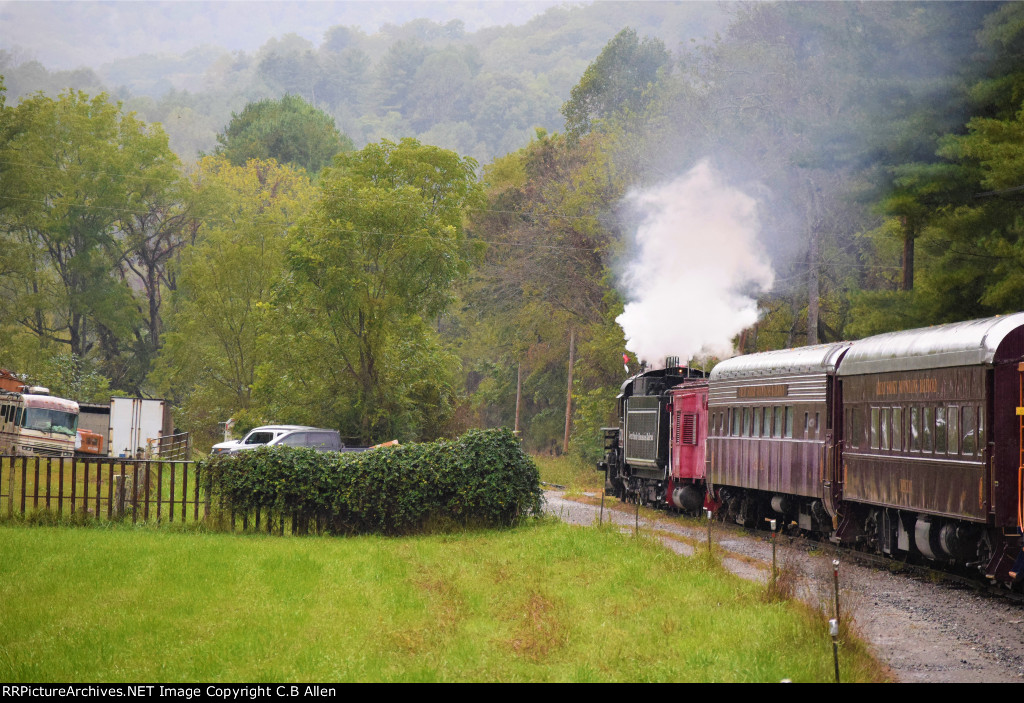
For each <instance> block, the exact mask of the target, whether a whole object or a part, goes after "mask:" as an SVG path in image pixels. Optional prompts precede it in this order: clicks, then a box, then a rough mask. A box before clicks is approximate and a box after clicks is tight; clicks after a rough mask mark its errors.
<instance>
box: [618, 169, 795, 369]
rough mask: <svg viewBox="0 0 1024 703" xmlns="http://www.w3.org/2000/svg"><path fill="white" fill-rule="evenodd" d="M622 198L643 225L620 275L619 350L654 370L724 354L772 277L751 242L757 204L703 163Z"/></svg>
mask: <svg viewBox="0 0 1024 703" xmlns="http://www.w3.org/2000/svg"><path fill="white" fill-rule="evenodd" d="M627 199H628V201H629V204H630V205H631V206H632V207H633V208H634V209H635V210H637V211H639V212H640V213H641V214H642V216H643V220H642V221H641V223H640V225H639V226H638V227H637V230H636V235H635V251H634V252H632V255H631V258H630V263H629V265H628V267H627V269H626V271H625V272H624V274H623V275H622V277H621V282H622V285H623V288H624V291H625V293H626V300H627V303H626V306H625V311H624V312H623V313H622V314H621V315H620V316H619V317H618V318H617V320H616V321H617V322H618V323H619V325H621V326H622V329H623V331H624V332H625V335H626V340H627V341H626V348H627V349H629V350H630V351H632V352H634V353H635V354H636V355H637V357H638V358H639V359H641V360H643V361H647V362H648V363H650V364H652V365H654V366H660V365H662V364H663V362H664V360H665V357H666V356H678V357H680V361H682V362H683V363H686V360H688V359H691V358H693V357H694V356H698V355H706V354H714V355H717V356H729V355H730V354H731V353H732V338H733V337H734V336H736V335H737V334H738V333H739V332H740V331H741V330H743V329H744V328H745V327H749V326H750V325H752V324H753V323H754V322H756V321H757V302H756V300H755V298H754V297H752V296H753V295H756V294H757V293H758V292H759V291H763V290H767V289H768V288H770V287H771V285H772V282H773V280H774V277H775V274H774V272H773V271H772V267H771V264H770V263H769V261H768V256H767V255H766V254H765V252H764V250H763V249H762V247H761V246H760V244H759V243H758V238H757V235H758V229H759V226H758V218H757V201H756V200H754V199H753V198H752V197H750V196H748V195H746V194H744V193H742V192H740V191H738V190H736V189H735V188H732V187H730V186H729V185H728V184H726V183H725V181H724V179H723V178H722V177H721V176H720V175H718V174H717V173H716V172H715V171H714V170H713V169H712V168H711V166H710V165H709V164H708V162H707V161H701V162H700V163H698V164H697V165H696V166H695V167H694V168H693V169H692V170H690V171H689V172H688V173H686V174H684V175H682V176H680V177H678V178H676V179H675V180H673V181H671V182H669V183H666V184H663V185H660V186H656V187H653V188H648V189H645V190H642V191H638V192H633V193H631V194H630V195H629V196H628V198H627Z"/></svg>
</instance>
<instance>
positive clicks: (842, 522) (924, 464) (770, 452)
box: [598, 313, 1024, 583]
mask: <svg viewBox="0 0 1024 703" xmlns="http://www.w3.org/2000/svg"><path fill="white" fill-rule="evenodd" d="M617 403H618V408H617V414H618V418H619V425H618V426H617V427H611V428H604V430H603V432H604V439H605V456H604V459H603V460H602V461H601V462H599V463H598V470H600V471H603V472H604V473H605V491H606V493H608V494H610V495H615V496H618V497H619V498H622V499H625V500H635V501H639V502H642V503H646V504H652V505H657V506H661V507H668V508H672V509H677V510H681V511H684V512H688V513H697V512H699V511H700V510H701V509H711V510H714V511H715V512H716V514H717V515H718V516H719V517H722V518H724V519H728V520H732V521H735V522H737V523H739V524H741V525H745V526H750V527H754V526H763V524H764V520H765V519H769V518H771V519H776V520H779V521H781V523H782V524H783V525H785V526H786V527H787V529H789V530H792V531H801V532H804V533H808V534H813V535H817V536H819V537H823V538H828V539H830V540H832V541H833V542H836V543H840V544H844V545H851V546H855V547H858V548H861V549H865V550H871V551H876V552H880V553H883V554H887V555H891V556H894V557H900V558H905V557H908V556H909V557H913V558H920V559H924V560H927V561H929V562H932V563H934V564H936V565H940V566H943V567H944V568H948V569H953V570H959V571H976V572H980V573H981V574H983V575H984V576H986V577H988V578H989V579H992V580H995V581H1001V582H1005V583H1010V582H1014V581H1016V582H1018V583H1019V582H1020V581H1021V580H1022V577H1024V573H1022V572H1024V557H1022V553H1021V525H1022V524H1024V519H1022V513H1024V494H1022V486H1024V480H1022V473H1024V454H1022V447H1024V442H1022V438H1024V313H1017V314H1013V315H1006V316H1000V317H994V318H987V319H983V320H973V321H969V322H960V323H955V324H948V325H939V326H935V327H928V328H924V329H917V330H908V331H903V332H893V333H889V334H882V335H876V336H874V337H868V338H865V339H861V340H858V341H855V342H837V343H833V344H821V345H816V346H809V347H801V348H797V349H784V350H779V351H770V352H762V353H758V354H750V355H746V356H738V357H734V358H732V359H727V360H725V361H722V362H721V363H719V364H718V365H717V366H715V367H714V369H713V370H712V371H711V373H710V374H709V375H707V376H706V377H705V375H704V374H703V373H701V372H699V371H696V370H693V369H688V368H686V367H682V366H679V364H678V361H677V360H674V359H671V360H669V364H668V365H667V366H666V368H664V369H658V370H651V371H646V372H643V373H640V374H638V375H636V376H633V377H632V378H630V379H628V380H627V381H626V382H625V383H623V385H622V392H621V393H620V394H619V396H618V399H617ZM1011 574H1013V575H1012V576H1011Z"/></svg>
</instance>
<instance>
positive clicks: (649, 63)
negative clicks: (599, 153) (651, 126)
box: [562, 27, 671, 140]
mask: <svg viewBox="0 0 1024 703" xmlns="http://www.w3.org/2000/svg"><path fill="white" fill-rule="evenodd" d="M670 65H671V55H670V54H669V53H668V50H667V49H666V48H665V45H664V44H663V43H662V42H661V40H660V39H654V38H650V37H645V38H644V39H640V38H639V37H638V36H637V33H636V30H634V29H631V28H629V27H627V28H625V29H623V30H622V31H621V32H619V33H618V34H616V35H615V37H614V38H613V39H612V40H611V41H610V42H608V45H607V46H605V47H604V49H602V50H601V53H600V54H599V55H598V57H597V58H596V59H595V60H594V61H593V63H591V64H590V65H589V66H587V70H586V71H585V72H584V73H583V77H582V78H580V81H579V83H577V84H576V86H575V87H574V88H573V89H572V93H571V95H570V98H569V100H568V101H567V102H566V103H565V104H564V105H563V106H562V114H563V115H564V116H565V131H566V134H567V135H568V136H569V138H570V139H571V140H577V139H579V138H580V137H581V136H582V135H584V134H586V133H587V132H589V131H590V129H591V127H592V125H593V123H594V121H595V120H599V119H602V118H607V117H611V116H612V115H614V114H616V113H623V112H640V111H642V110H643V108H644V105H645V102H646V101H647V100H648V99H649V97H650V91H651V87H652V86H653V84H654V82H655V81H656V80H657V79H658V75H659V72H661V71H663V70H665V69H667V68H669V67H670Z"/></svg>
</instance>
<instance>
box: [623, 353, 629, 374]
mask: <svg viewBox="0 0 1024 703" xmlns="http://www.w3.org/2000/svg"><path fill="white" fill-rule="evenodd" d="M622 368H624V369H626V373H629V355H628V354H623V355H622Z"/></svg>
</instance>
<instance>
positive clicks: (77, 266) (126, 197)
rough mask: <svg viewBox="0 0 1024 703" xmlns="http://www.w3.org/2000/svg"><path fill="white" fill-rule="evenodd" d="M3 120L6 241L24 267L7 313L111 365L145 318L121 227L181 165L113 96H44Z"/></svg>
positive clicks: (11, 281)
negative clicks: (124, 272)
mask: <svg viewBox="0 0 1024 703" xmlns="http://www.w3.org/2000/svg"><path fill="white" fill-rule="evenodd" d="M5 114H6V119H5V122H6V123H7V126H8V127H9V129H10V135H11V136H10V138H9V139H8V140H7V141H6V143H5V144H3V145H0V150H2V153H0V161H3V162H4V163H5V164H6V169H7V170H6V172H5V173H4V188H3V193H2V195H0V199H2V200H3V201H4V205H5V207H4V208H3V211H4V214H3V218H2V230H0V237H2V238H3V247H4V248H5V249H6V248H8V247H9V248H10V250H11V251H17V252H18V254H17V256H18V257H19V260H20V261H21V262H22V263H23V264H24V266H23V267H21V270H20V272H19V274H18V275H15V276H9V277H5V279H4V280H3V282H2V285H3V286H4V288H5V298H7V302H8V308H7V310H8V313H9V314H11V315H12V319H13V320H14V321H16V323H17V324H18V325H19V326H21V327H22V328H24V329H27V330H30V331H31V333H32V334H33V335H35V336H37V337H38V338H40V339H41V340H46V341H48V342H50V343H55V344H57V345H58V346H65V350H66V351H67V352H69V353H70V354H72V355H73V356H74V357H75V358H78V359H83V360H88V359H90V358H93V357H94V356H95V354H96V352H97V351H99V352H100V353H101V356H103V357H104V358H105V359H106V360H108V361H109V360H110V359H112V358H114V357H116V356H117V355H118V348H119V344H120V343H121V341H122V340H125V339H131V338H132V337H133V336H134V331H135V329H136V324H137V322H138V319H139V315H138V312H137V307H136V305H135V304H134V294H133V292H132V290H131V288H130V287H129V286H128V285H127V283H126V282H125V281H124V280H123V279H121V278H120V276H119V271H120V269H119V268H118V264H119V262H120V261H121V259H122V257H123V256H124V255H125V251H126V248H127V247H128V246H129V245H127V244H126V241H125V237H124V230H123V228H122V227H121V224H122V221H123V220H124V219H125V218H127V217H128V216H129V215H130V214H131V213H132V212H133V208H134V207H136V206H138V203H139V199H140V197H141V196H140V194H141V193H143V192H145V191H147V189H150V188H152V187H154V186H153V184H154V183H155V184H160V183H166V182H168V181H171V182H173V181H174V179H175V178H176V177H177V176H176V171H175V169H176V167H177V159H176V157H174V155H173V154H172V153H171V152H170V150H169V148H168V146H167V137H166V135H165V134H164V133H163V131H162V130H161V129H160V127H159V126H152V125H146V124H144V123H143V122H141V121H140V120H138V119H136V118H135V117H134V115H132V114H124V113H123V112H122V111H121V110H120V107H119V105H117V104H115V103H111V102H110V101H109V100H108V99H107V97H106V96H105V95H99V96H96V97H92V98H90V97H89V96H87V95H85V94H83V93H75V92H67V93H63V94H62V95H61V96H60V97H59V98H57V99H51V98H47V97H44V96H42V95H36V96H33V97H31V98H29V99H27V100H23V101H22V102H21V103H20V104H19V105H18V106H17V107H16V108H11V109H8V110H6V111H5ZM108 371H109V369H108ZM112 380H113V381H114V382H115V383H117V382H119V381H120V380H122V379H118V378H112Z"/></svg>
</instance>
